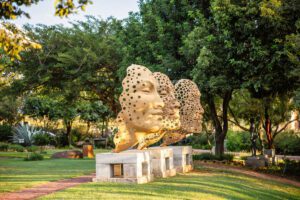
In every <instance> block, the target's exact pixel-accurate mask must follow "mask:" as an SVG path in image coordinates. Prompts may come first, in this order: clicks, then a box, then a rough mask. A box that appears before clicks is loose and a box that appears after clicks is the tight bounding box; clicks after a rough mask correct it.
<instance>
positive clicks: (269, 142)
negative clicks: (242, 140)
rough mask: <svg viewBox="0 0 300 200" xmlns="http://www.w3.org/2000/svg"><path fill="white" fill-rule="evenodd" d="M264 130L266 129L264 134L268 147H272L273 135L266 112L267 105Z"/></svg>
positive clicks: (266, 111)
mask: <svg viewBox="0 0 300 200" xmlns="http://www.w3.org/2000/svg"><path fill="white" fill-rule="evenodd" d="M265 119H266V121H265V131H266V136H267V141H268V148H269V149H272V148H273V136H272V129H271V120H270V117H269V114H268V107H266V108H265Z"/></svg>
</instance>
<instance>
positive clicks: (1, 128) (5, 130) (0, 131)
mask: <svg viewBox="0 0 300 200" xmlns="http://www.w3.org/2000/svg"><path fill="white" fill-rule="evenodd" d="M12 136H13V133H12V127H11V126H10V125H9V124H3V125H0V141H2V142H8V141H10V140H11V139H12Z"/></svg>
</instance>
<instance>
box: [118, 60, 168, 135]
mask: <svg viewBox="0 0 300 200" xmlns="http://www.w3.org/2000/svg"><path fill="white" fill-rule="evenodd" d="M122 87H123V92H122V94H121V96H120V98H119V101H120V104H121V106H122V113H123V114H122V115H123V119H124V121H125V123H126V124H127V126H129V127H130V128H134V129H135V131H143V132H156V131H159V130H160V129H161V128H162V121H161V120H162V114H163V113H162V109H163V107H164V103H163V101H162V99H161V98H160V96H159V94H158V91H157V88H158V84H157V81H156V79H155V78H154V76H153V74H152V72H151V71H150V70H149V69H147V68H146V67H144V66H140V65H131V66H129V67H128V68H127V75H126V77H125V78H124V80H123V82H122Z"/></svg>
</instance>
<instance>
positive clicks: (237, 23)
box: [182, 0, 299, 155]
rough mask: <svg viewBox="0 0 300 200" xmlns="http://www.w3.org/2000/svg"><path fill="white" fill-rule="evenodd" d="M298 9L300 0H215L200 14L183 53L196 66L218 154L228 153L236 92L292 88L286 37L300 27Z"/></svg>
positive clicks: (273, 93)
mask: <svg viewBox="0 0 300 200" xmlns="http://www.w3.org/2000/svg"><path fill="white" fill-rule="evenodd" d="M298 7H299V3H297V2H296V1H276V0H274V1H270V2H269V1H259V0H256V1H242V2H237V1H219V0H215V1H211V6H210V8H209V9H210V12H209V13H210V16H209V17H205V14H204V13H201V12H199V13H197V15H198V17H197V19H198V21H199V23H198V24H199V25H198V26H196V27H195V29H194V30H193V31H192V32H191V33H190V34H189V36H188V37H187V38H186V40H185V45H184V47H183V48H182V52H183V53H184V54H185V55H186V57H187V58H189V59H190V63H191V64H192V65H194V69H193V72H192V75H193V78H194V80H195V81H196V82H197V83H198V85H199V87H200V88H201V92H202V94H203V97H204V99H205V100H206V102H207V103H208V105H209V109H210V113H211V117H212V119H213V124H214V127H215V136H216V153H217V154H218V155H220V154H223V152H224V146H223V145H224V139H225V137H226V133H227V130H228V108H229V103H230V100H231V98H232V94H233V92H234V91H235V90H237V89H240V88H248V89H249V90H250V91H251V93H252V95H253V96H254V97H257V98H259V99H261V98H263V97H264V98H265V97H268V98H269V97H270V98H274V97H275V96H276V95H279V96H280V94H286V93H288V91H289V90H293V88H294V81H295V79H291V78H289V77H288V76H287V74H288V72H289V71H290V70H291V67H292V66H293V65H292V64H291V62H289V60H288V59H287V56H286V54H285V53H284V41H285V40H284V39H285V36H286V35H289V34H291V33H294V32H295V31H296V29H295V21H296V20H297V19H299V12H297V11H296V10H297V9H295V8H298ZM287 85H288V87H287ZM220 99H221V100H222V103H221V105H222V106H221V111H218V106H217V105H218V103H219V102H220ZM266 102H267V103H266V104H265V105H268V106H270V102H269V103H268V101H266ZM265 116H266V115H265ZM266 121H267V120H266ZM266 127H267V126H266Z"/></svg>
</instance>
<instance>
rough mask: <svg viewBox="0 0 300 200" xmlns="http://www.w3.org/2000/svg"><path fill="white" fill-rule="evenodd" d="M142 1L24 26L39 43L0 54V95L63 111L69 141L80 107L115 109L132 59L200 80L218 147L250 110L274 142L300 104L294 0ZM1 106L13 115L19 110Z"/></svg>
mask: <svg viewBox="0 0 300 200" xmlns="http://www.w3.org/2000/svg"><path fill="white" fill-rule="evenodd" d="M139 6H140V11H139V12H138V13H130V14H129V17H128V18H127V19H124V20H116V19H113V18H109V19H107V20H100V19H97V18H94V17H87V19H86V20H85V21H80V22H73V23H72V26H71V27H70V28H66V27H62V26H60V25H56V26H46V25H37V26H30V25H27V26H25V27H24V30H26V32H27V35H28V37H30V38H31V39H32V40H33V41H35V42H36V43H38V44H40V45H41V46H42V49H30V50H28V51H22V52H21V53H20V56H21V58H22V60H10V59H7V57H6V56H1V64H2V65H3V66H5V67H3V68H2V80H3V81H2V82H3V84H2V87H1V96H2V98H3V99H9V98H10V99H11V100H13V101H11V102H15V103H14V104H11V105H17V104H18V103H19V104H18V105H19V106H15V107H14V109H17V110H18V109H20V108H22V114H26V115H30V116H35V117H44V116H47V117H48V118H49V119H50V120H57V119H62V120H63V121H64V123H65V127H66V134H67V136H68V137H69V142H71V141H70V138H71V137H70V133H71V129H72V122H73V121H74V119H75V118H76V117H77V116H80V117H81V118H82V119H83V120H85V121H86V122H87V123H94V122H97V121H98V120H99V119H100V120H102V121H103V120H108V119H109V118H112V117H114V116H115V114H116V113H117V112H118V110H119V105H118V102H117V98H118V95H119V93H120V91H121V86H120V82H121V80H122V78H123V77H124V75H125V69H126V67H127V66H129V65H130V64H132V63H136V64H141V65H145V66H147V67H149V68H150V69H151V70H153V71H161V72H163V73H166V74H167V75H168V76H169V77H170V79H171V80H174V81H176V80H179V79H181V78H189V79H192V80H194V81H195V82H196V83H197V85H198V86H199V88H200V90H201V93H202V97H201V98H202V99H201V102H202V104H203V105H204V106H205V108H206V109H205V111H206V113H205V116H206V118H205V119H206V120H205V123H211V124H212V125H213V132H214V136H215V146H216V153H217V154H218V155H221V154H223V153H224V140H225V138H226V135H227V132H228V129H229V123H230V122H232V123H234V124H236V125H237V126H239V127H240V128H242V129H243V130H249V128H248V127H247V126H249V125H250V119H254V121H255V125H256V130H257V131H258V132H259V133H261V135H262V134H266V141H267V148H273V147H274V138H275V137H276V136H277V135H278V134H279V133H280V132H282V131H283V130H284V129H283V128H285V127H286V126H287V125H288V124H289V123H291V122H292V121H289V115H290V111H291V110H298V111H299V107H300V106H299V104H300V101H299V99H300V93H299V91H300V87H299V80H300V71H299V70H300V62H299V56H300V51H299V49H300V35H299V30H300V20H299V16H300V12H299V10H300V2H299V1H297V0H292V1H287V0H271V1H266V0H252V1H234V0H231V1H229V0H226V1H224V0H222V1H221V0H202V1H196V0H189V1H187V0H174V1H167V0H157V1H153V0H141V1H140V2H139ZM3 55H4V54H3ZM3 63H4V64H3ZM17 97H18V98H17ZM8 101H10V100H8ZM4 102H5V101H3V103H4ZM4 108H5V109H7V107H6V106H4ZM3 113H5V111H4V112H3ZM8 113H11V114H12V115H13V116H14V117H11V116H10V120H11V119H14V120H13V121H15V122H16V121H17V118H16V117H15V116H16V115H17V114H16V113H20V112H14V113H15V114H13V112H9V111H8ZM0 114H1V113H0ZM1 117H2V116H1ZM2 118H3V120H6V121H8V117H7V116H6V117H5V115H3V117H2ZM298 120H299V119H298ZM241 121H242V123H241ZM283 122H285V123H286V124H285V125H283V126H280V125H281V124H282V123H283ZM261 138H262V137H261Z"/></svg>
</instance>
